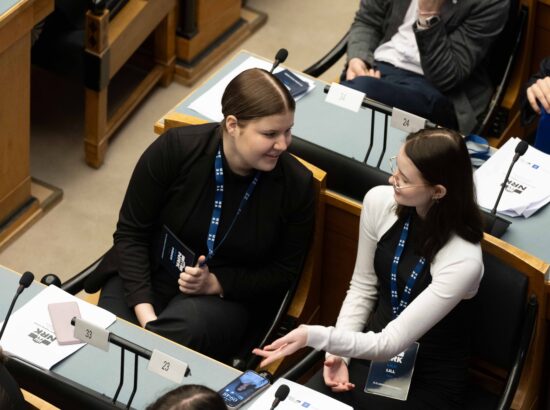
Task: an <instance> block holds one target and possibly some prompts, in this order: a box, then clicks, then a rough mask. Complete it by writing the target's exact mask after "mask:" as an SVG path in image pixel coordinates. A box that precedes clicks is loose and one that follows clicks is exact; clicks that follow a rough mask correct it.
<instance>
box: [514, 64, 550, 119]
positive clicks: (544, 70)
mask: <svg viewBox="0 0 550 410" xmlns="http://www.w3.org/2000/svg"><path fill="white" fill-rule="evenodd" d="M548 76H550V56H548V57H546V58H545V59H544V60H542V61H541V63H540V69H539V71H538V73H536V74H533V76H532V77H531V78H529V80H528V81H527V82H526V83H525V85H524V87H523V91H522V93H521V123H522V124H523V125H528V124H530V123H531V122H533V120H534V119H535V117H536V116H537V114H536V113H535V111H533V109H532V108H531V104H529V100H527V89H528V88H529V87H531V86H532V85H533V84H535V82H536V81H537V80H539V79H541V78H544V77H548Z"/></svg>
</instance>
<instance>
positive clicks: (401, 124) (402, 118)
mask: <svg viewBox="0 0 550 410" xmlns="http://www.w3.org/2000/svg"><path fill="white" fill-rule="evenodd" d="M391 126H392V127H393V128H397V129H398V130H402V131H405V132H408V133H412V132H416V131H419V130H421V129H424V128H426V119H425V118H422V117H419V116H418V115H414V114H411V113H410V112H407V111H403V110H400V109H399V108H395V107H394V108H393V109H392V114H391Z"/></svg>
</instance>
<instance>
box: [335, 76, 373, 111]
mask: <svg viewBox="0 0 550 410" xmlns="http://www.w3.org/2000/svg"><path fill="white" fill-rule="evenodd" d="M364 98H365V93H362V92H361V91H357V90H354V89H353V88H349V87H346V86H344V85H342V84H338V83H332V84H331V85H330V89H329V90H328V93H327V97H326V98H325V102H328V103H330V104H334V105H336V106H338V107H341V108H345V109H347V110H350V111H353V112H357V111H359V108H361V104H362V103H363V99H364Z"/></svg>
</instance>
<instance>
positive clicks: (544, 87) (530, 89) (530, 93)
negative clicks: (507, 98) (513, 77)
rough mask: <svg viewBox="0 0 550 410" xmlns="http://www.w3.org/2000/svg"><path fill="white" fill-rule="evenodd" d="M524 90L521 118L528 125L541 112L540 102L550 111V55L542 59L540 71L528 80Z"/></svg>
mask: <svg viewBox="0 0 550 410" xmlns="http://www.w3.org/2000/svg"><path fill="white" fill-rule="evenodd" d="M524 90H525V91H524V92H523V94H522V98H521V107H522V112H521V114H522V115H521V120H522V124H524V125H526V124H530V123H531V122H532V121H533V119H534V118H535V117H536V114H540V108H539V107H538V103H539V102H540V103H542V105H543V107H544V108H545V110H546V112H550V57H546V58H545V59H543V60H542V61H541V63H540V69H539V71H538V73H536V74H534V75H533V76H532V77H531V78H530V79H529V80H528V81H527V83H526V84H525V86H524ZM545 103H546V104H547V105H545Z"/></svg>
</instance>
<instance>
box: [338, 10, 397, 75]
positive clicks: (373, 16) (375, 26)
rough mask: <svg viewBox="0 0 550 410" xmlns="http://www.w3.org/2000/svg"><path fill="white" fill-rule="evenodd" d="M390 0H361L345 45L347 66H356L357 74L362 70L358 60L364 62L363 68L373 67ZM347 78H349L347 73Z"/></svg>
mask: <svg viewBox="0 0 550 410" xmlns="http://www.w3.org/2000/svg"><path fill="white" fill-rule="evenodd" d="M390 7H391V1H388V0H361V3H360V6H359V10H357V13H356V14H355V19H354V21H353V23H352V25H351V28H350V32H349V38H348V46H347V61H348V64H347V66H348V67H347V68H348V69H349V68H350V67H351V66H352V64H351V63H352V60H355V62H354V63H353V66H354V67H356V70H357V73H356V74H357V75H367V74H361V73H362V72H363V71H362V69H363V66H361V64H360V61H362V62H363V64H364V70H366V71H368V70H369V69H372V68H375V66H374V50H375V49H376V47H378V45H379V44H380V41H381V40H382V38H383V37H384V32H383V22H384V20H385V18H386V14H387V13H388V10H389V8H390ZM347 77H348V78H347V79H348V80H350V79H352V78H349V74H348V75H347Z"/></svg>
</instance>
